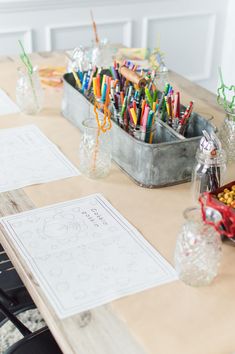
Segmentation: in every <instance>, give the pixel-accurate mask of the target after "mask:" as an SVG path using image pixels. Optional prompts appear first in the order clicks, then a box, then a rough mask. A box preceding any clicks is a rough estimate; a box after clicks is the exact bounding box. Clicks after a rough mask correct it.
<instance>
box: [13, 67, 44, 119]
mask: <svg viewBox="0 0 235 354" xmlns="http://www.w3.org/2000/svg"><path fill="white" fill-rule="evenodd" d="M17 71H18V79H17V82H16V101H17V104H18V106H19V108H20V110H21V111H22V112H24V113H26V114H37V113H39V112H40V111H41V109H42V107H43V101H44V92H43V89H42V86H41V82H40V78H39V74H38V68H37V67H34V68H33V73H32V74H30V73H29V72H28V70H27V69H26V68H25V67H20V68H18V69H17Z"/></svg>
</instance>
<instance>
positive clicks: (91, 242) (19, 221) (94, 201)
mask: <svg viewBox="0 0 235 354" xmlns="http://www.w3.org/2000/svg"><path fill="white" fill-rule="evenodd" d="M1 223H2V225H3V226H4V228H5V229H6V231H7V234H8V236H9V237H10V238H11V239H12V240H13V242H14V243H15V244H16V247H17V249H18V251H19V252H20V253H21V255H22V256H23V257H24V259H25V260H26V262H27V264H28V267H29V269H30V271H31V272H32V273H33V276H34V277H35V279H36V281H37V282H38V283H39V284H40V286H41V288H42V289H43V291H44V293H45V295H46V297H47V298H48V300H49V301H50V303H51V305H52V306H53V307H54V309H55V311H56V313H57V315H58V316H59V317H60V318H64V317H68V316H72V315H74V314H76V313H79V312H82V311H85V310H88V309H92V308H94V307H96V306H100V305H103V304H105V303H108V302H110V301H112V300H115V299H118V298H120V297H122V296H125V295H130V294H133V293H136V292H139V291H142V290H144V289H147V288H151V287H154V286H157V285H161V284H164V283H167V282H170V281H173V280H175V279H176V274H175V271H174V270H173V268H172V266H171V265H170V264H169V263H168V262H167V261H166V260H165V259H164V258H163V257H162V256H161V255H160V254H159V253H158V252H157V251H156V250H155V249H154V248H153V247H152V246H151V245H150V244H149V243H148V242H147V241H146V240H145V239H144V238H143V236H142V235H141V234H140V233H139V232H138V231H137V230H136V229H135V228H134V227H133V226H132V225H131V224H130V223H129V222H128V221H127V220H126V219H125V218H124V217H123V216H122V215H121V214H120V213H119V212H118V211H117V210H116V209H114V208H113V207H112V205H111V204H110V203H109V202H108V201H107V200H106V199H105V198H104V197H103V196H102V195H100V194H95V195H91V196H88V197H84V198H81V199H77V200H71V201H68V202H64V203H59V204H55V205H51V206H48V207H44V208H39V209H34V210H31V211H27V212H24V213H20V214H16V215H12V216H7V217H4V218H2V219H1Z"/></svg>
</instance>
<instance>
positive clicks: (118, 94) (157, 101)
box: [73, 61, 193, 143]
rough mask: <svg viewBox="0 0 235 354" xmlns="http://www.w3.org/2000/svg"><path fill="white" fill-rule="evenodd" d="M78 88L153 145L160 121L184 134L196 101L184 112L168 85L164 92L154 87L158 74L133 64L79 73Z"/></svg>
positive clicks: (176, 96) (177, 94)
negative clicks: (108, 108)
mask: <svg viewBox="0 0 235 354" xmlns="http://www.w3.org/2000/svg"><path fill="white" fill-rule="evenodd" d="M73 75H74V78H75V81H76V86H77V88H78V89H79V90H80V91H81V92H82V93H83V94H84V95H85V96H86V97H88V99H89V100H90V101H91V102H94V101H97V102H99V103H100V105H101V106H102V105H103V106H106V107H108V106H109V107H110V109H111V112H112V119H113V120H114V121H115V122H116V123H117V124H118V125H119V126H120V127H122V128H123V129H125V130H126V131H127V132H129V133H130V134H132V135H133V136H134V137H135V138H137V139H140V140H142V141H145V142H147V143H153V142H155V141H154V131H155V129H156V124H155V123H156V118H160V119H162V120H163V121H165V122H167V123H168V124H169V126H171V127H172V128H173V129H175V130H177V131H178V132H179V133H180V134H184V132H185V128H186V126H187V122H188V120H189V118H190V115H191V112H192V108H193V102H190V104H189V106H188V108H187V109H186V111H185V113H184V114H183V115H181V113H180V94H179V92H177V93H176V94H175V95H174V92H173V89H172V87H171V86H170V85H169V84H167V85H166V87H165V90H164V92H163V93H161V92H160V91H158V90H157V88H156V86H155V85H154V78H155V75H156V73H155V71H152V72H144V71H143V70H142V71H140V70H139V68H138V67H137V66H136V65H134V64H133V63H131V62H130V61H126V62H124V64H123V65H122V66H120V65H119V64H118V63H117V62H114V65H113V66H112V67H110V68H109V69H106V70H102V68H97V67H93V68H90V70H88V72H80V71H78V72H75V71H73Z"/></svg>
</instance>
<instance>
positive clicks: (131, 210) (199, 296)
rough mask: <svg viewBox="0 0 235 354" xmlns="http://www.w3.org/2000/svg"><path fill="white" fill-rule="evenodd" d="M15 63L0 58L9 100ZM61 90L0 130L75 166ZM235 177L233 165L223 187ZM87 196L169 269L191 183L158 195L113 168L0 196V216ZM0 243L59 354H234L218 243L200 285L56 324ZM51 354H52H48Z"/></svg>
mask: <svg viewBox="0 0 235 354" xmlns="http://www.w3.org/2000/svg"><path fill="white" fill-rule="evenodd" d="M32 60H33V63H34V64H37V65H39V67H46V66H51V65H65V56H64V54H63V53H41V54H39V53H38V54H36V53H35V54H32ZM18 65H19V61H18V60H17V59H15V58H10V57H4V58H1V59H0V87H1V88H2V89H4V90H5V91H6V92H7V93H8V94H9V96H10V97H12V98H13V99H15V85H16V75H17V73H16V68H17V66H18ZM170 82H171V83H172V85H173V86H174V88H175V89H176V90H177V89H179V90H180V91H181V92H182V95H181V96H182V101H183V103H185V104H187V103H188V102H189V100H191V99H193V100H194V101H195V111H196V112H199V113H201V114H202V115H203V113H204V115H205V116H208V117H209V116H211V115H212V116H213V117H214V119H213V121H214V123H215V124H216V125H217V126H219V125H220V124H221V122H222V119H223V117H224V114H223V111H222V110H221V109H220V108H219V107H218V105H217V103H216V96H215V95H213V94H212V93H210V92H208V91H207V90H205V89H203V88H201V87H199V86H197V85H195V84H193V83H192V82H190V81H188V80H186V79H184V78H182V77H181V76H179V75H177V74H175V73H172V72H171V73H170ZM62 91H63V90H62V89H55V88H51V87H48V88H46V89H45V92H46V95H45V96H46V98H45V107H44V109H43V110H42V112H41V113H40V114H38V115H36V116H29V115H24V114H22V113H20V114H13V115H8V116H1V117H0V128H10V127H16V126H22V125H25V124H30V123H31V124H36V125H37V126H38V127H39V128H40V129H41V130H42V131H43V132H44V133H45V134H46V135H47V136H48V138H49V139H50V140H51V141H52V142H54V143H55V144H56V145H57V146H58V147H59V148H60V149H61V151H62V152H63V153H64V154H65V155H66V156H67V157H68V158H69V159H70V160H71V162H72V163H73V164H74V165H75V166H78V150H79V140H80V133H79V131H78V129H77V128H75V127H74V126H73V125H72V124H71V123H70V122H68V121H67V120H66V119H64V118H63V117H62V116H61V114H60V106H61V98H62ZM234 179H235V166H234V164H233V165H230V166H229V168H228V173H227V178H226V181H232V180H234ZM93 193H102V194H103V195H104V197H105V198H107V199H108V200H109V201H110V202H111V204H112V205H113V206H114V207H115V208H116V209H117V210H118V211H119V212H120V213H121V214H122V215H123V216H124V217H125V218H126V219H127V220H128V221H129V222H130V223H131V224H133V225H134V226H135V227H136V228H137V229H138V230H139V231H140V232H141V233H142V235H143V236H144V237H145V239H146V240H148V241H149V242H150V243H151V244H152V245H153V246H154V247H155V248H156V249H157V250H158V251H159V252H160V253H161V254H162V255H163V256H164V257H165V258H166V259H167V260H168V261H169V262H170V263H171V264H172V263H173V254H174V248H175V243H176V238H177V233H178V232H179V230H180V227H181V225H182V222H183V217H182V212H183V210H184V209H185V208H186V207H188V206H190V205H191V204H192V202H191V195H190V183H185V184H179V185H176V186H171V187H166V188H161V189H145V188H142V187H139V186H137V185H136V184H134V183H133V182H132V181H131V180H130V178H129V177H128V176H127V175H125V174H124V173H123V172H122V171H121V170H120V169H119V168H118V166H116V165H115V164H113V165H112V169H111V173H110V174H109V176H107V177H106V178H104V179H101V180H89V179H87V178H86V177H84V176H82V175H81V176H77V177H72V178H67V179H63V180H60V181H54V182H50V183H45V184H39V185H34V186H29V187H26V188H23V189H21V190H17V191H12V192H8V193H2V194H1V195H0V215H1V216H3V215H9V214H14V213H17V212H20V211H23V210H29V209H32V208H35V207H41V206H46V205H50V204H53V203H57V202H63V201H66V200H70V199H75V198H80V197H83V196H87V195H89V194H93ZM0 242H1V243H2V244H3V247H4V248H5V249H6V251H7V253H8V255H9V257H10V258H11V260H12V262H13V264H14V265H15V267H16V269H17V271H18V272H19V274H20V276H21V277H22V280H23V282H24V283H25V285H26V287H27V288H28V290H29V292H30V294H31V295H32V297H33V300H34V301H35V303H36V305H37V307H38V308H39V310H40V312H41V314H42V316H43V317H44V319H45V321H46V322H47V324H48V326H49V328H50V330H51V331H52V333H53V335H54V336H55V338H56V340H57V342H58V344H59V345H60V347H61V349H62V350H63V352H64V353H65V354H232V353H235V335H234V328H235V306H234V303H235V281H234V279H235V264H234V263H233V262H234V252H235V248H233V247H231V246H228V245H226V244H223V258H222V264H221V267H220V271H219V275H218V277H217V278H216V279H215V280H214V282H213V283H212V284H211V285H210V286H207V287H201V288H193V287H189V286H187V285H185V284H183V283H182V282H181V281H174V282H172V283H169V284H165V285H162V286H159V287H155V288H153V289H150V290H146V291H143V292H140V293H138V294H135V295H131V296H127V297H124V298H122V299H120V300H116V301H113V302H112V303H110V304H108V305H105V306H101V307H99V308H96V309H94V310H92V311H87V312H85V313H83V314H80V315H76V316H72V317H69V318H66V319H63V320H60V319H59V318H58V317H57V316H56V314H55V312H54V310H53V309H52V307H51V306H50V304H49V303H48V301H47V300H46V298H45V295H44V293H43V291H42V289H41V288H40V286H39V285H38V284H37V282H36V281H35V279H34V278H33V275H32V274H31V273H30V271H29V269H28V268H27V266H26V264H25V262H24V259H22V258H21V257H20V256H19V254H18V252H17V249H16V248H15V247H14V245H13V244H12V243H11V241H10V240H9V239H8V238H7V236H6V234H4V231H3V230H2V231H1V233H0ZM52 354H53V353H52Z"/></svg>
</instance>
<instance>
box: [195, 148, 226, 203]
mask: <svg viewBox="0 0 235 354" xmlns="http://www.w3.org/2000/svg"><path fill="white" fill-rule="evenodd" d="M226 170H227V158H226V153H225V151H224V150H223V149H222V150H220V151H219V152H218V153H217V154H216V155H215V156H212V155H207V154H204V153H203V152H202V151H201V150H200V149H198V150H197V152H196V163H195V166H194V168H193V172H192V185H191V191H192V198H193V202H195V203H197V202H198V198H199V196H200V195H201V194H202V193H203V192H213V191H214V190H216V189H217V188H219V187H220V186H221V185H223V182H224V177H225V174H226Z"/></svg>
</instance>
